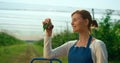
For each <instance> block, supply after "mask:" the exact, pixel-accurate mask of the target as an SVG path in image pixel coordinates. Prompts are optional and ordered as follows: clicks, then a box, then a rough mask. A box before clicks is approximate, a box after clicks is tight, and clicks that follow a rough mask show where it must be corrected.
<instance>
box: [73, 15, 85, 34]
mask: <svg viewBox="0 0 120 63" xmlns="http://www.w3.org/2000/svg"><path fill="white" fill-rule="evenodd" d="M71 25H72V28H73V32H82V31H84V29H85V28H86V24H85V19H83V18H82V17H81V15H80V14H77V13H75V14H74V15H73V16H72V22H71Z"/></svg>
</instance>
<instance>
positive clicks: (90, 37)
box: [87, 35, 92, 48]
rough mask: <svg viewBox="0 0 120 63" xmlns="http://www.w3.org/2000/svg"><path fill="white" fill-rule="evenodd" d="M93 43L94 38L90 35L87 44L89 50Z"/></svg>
mask: <svg viewBox="0 0 120 63" xmlns="http://www.w3.org/2000/svg"><path fill="white" fill-rule="evenodd" d="M91 41H92V36H91V35H90V36H89V39H88V43H87V48H89V46H90V43H91Z"/></svg>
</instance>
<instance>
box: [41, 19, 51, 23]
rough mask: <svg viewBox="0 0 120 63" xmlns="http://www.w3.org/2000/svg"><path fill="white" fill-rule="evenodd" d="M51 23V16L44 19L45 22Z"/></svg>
mask: <svg viewBox="0 0 120 63" xmlns="http://www.w3.org/2000/svg"><path fill="white" fill-rule="evenodd" d="M48 23H50V24H51V19H50V18H46V19H45V21H43V24H48Z"/></svg>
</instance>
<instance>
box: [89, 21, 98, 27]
mask: <svg viewBox="0 0 120 63" xmlns="http://www.w3.org/2000/svg"><path fill="white" fill-rule="evenodd" d="M91 26H92V27H95V28H97V27H98V24H97V21H96V20H92V23H91Z"/></svg>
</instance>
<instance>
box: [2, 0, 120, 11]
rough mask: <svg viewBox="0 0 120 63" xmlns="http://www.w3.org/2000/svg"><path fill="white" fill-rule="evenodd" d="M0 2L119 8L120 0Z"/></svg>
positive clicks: (28, 0)
mask: <svg viewBox="0 0 120 63" xmlns="http://www.w3.org/2000/svg"><path fill="white" fill-rule="evenodd" d="M0 2H17V3H29V4H40V5H55V6H73V7H82V8H99V9H116V10H119V9H120V7H119V6H120V0H0Z"/></svg>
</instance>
